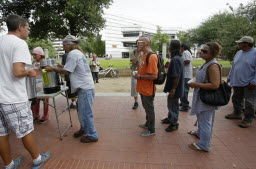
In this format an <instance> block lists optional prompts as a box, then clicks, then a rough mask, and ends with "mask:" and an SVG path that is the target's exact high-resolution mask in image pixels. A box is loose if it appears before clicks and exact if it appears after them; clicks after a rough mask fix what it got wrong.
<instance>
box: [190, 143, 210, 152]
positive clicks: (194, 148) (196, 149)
mask: <svg viewBox="0 0 256 169" xmlns="http://www.w3.org/2000/svg"><path fill="white" fill-rule="evenodd" d="M188 147H189V148H191V149H192V150H195V151H201V152H208V151H206V150H203V149H201V148H200V147H199V146H198V145H197V144H196V143H192V144H189V145H188Z"/></svg>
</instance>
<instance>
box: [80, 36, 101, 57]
mask: <svg viewBox="0 0 256 169" xmlns="http://www.w3.org/2000/svg"><path fill="white" fill-rule="evenodd" d="M80 46H81V48H82V50H83V51H84V52H86V53H88V54H92V53H95V54H96V55H97V56H99V57H102V56H103V55H104V54H105V42H104V41H102V40H101V35H99V34H98V35H96V36H90V37H89V38H87V39H80Z"/></svg>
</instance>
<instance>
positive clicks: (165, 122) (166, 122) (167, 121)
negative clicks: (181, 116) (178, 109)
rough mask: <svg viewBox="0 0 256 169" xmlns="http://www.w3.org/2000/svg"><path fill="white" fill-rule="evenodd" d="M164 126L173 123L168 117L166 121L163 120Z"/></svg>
mask: <svg viewBox="0 0 256 169" xmlns="http://www.w3.org/2000/svg"><path fill="white" fill-rule="evenodd" d="M161 123H162V124H171V121H170V120H169V119H168V117H166V118H165V119H162V120H161Z"/></svg>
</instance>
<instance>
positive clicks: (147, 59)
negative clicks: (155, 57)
mask: <svg viewBox="0 0 256 169" xmlns="http://www.w3.org/2000/svg"><path fill="white" fill-rule="evenodd" d="M152 54H156V53H155V52H152V51H150V52H148V54H147V57H146V65H148V62H149V58H150V56H151V55H152Z"/></svg>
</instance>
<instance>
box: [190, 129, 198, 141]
mask: <svg viewBox="0 0 256 169" xmlns="http://www.w3.org/2000/svg"><path fill="white" fill-rule="evenodd" d="M188 134H190V135H192V136H195V137H196V138H198V139H199V136H198V135H197V131H194V130H191V131H189V132H188Z"/></svg>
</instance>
